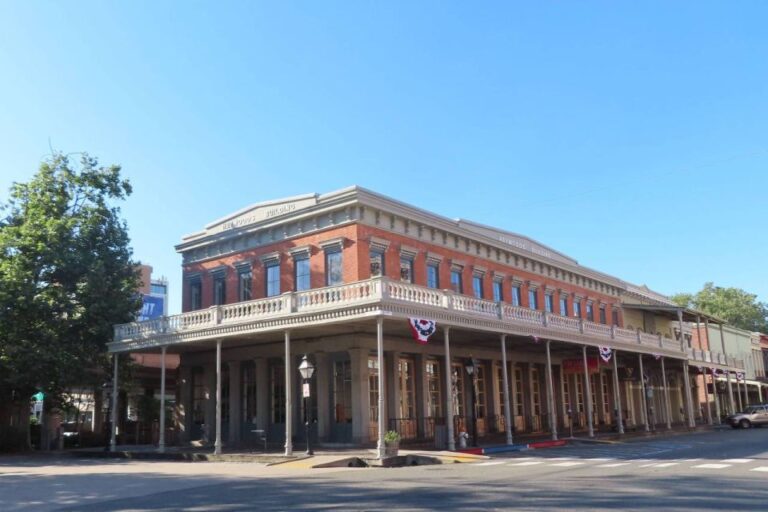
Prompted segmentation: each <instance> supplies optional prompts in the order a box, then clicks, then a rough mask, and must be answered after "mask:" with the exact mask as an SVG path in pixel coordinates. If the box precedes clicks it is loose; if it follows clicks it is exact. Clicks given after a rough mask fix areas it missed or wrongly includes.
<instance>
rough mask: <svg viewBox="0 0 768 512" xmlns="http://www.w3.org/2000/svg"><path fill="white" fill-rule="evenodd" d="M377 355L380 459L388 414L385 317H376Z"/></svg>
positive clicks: (377, 447) (382, 452) (383, 448)
mask: <svg viewBox="0 0 768 512" xmlns="http://www.w3.org/2000/svg"><path fill="white" fill-rule="evenodd" d="M376 357H377V359H378V364H379V375H378V379H379V425H378V427H379V435H378V441H377V444H376V449H377V452H378V456H379V458H380V459H383V458H384V451H385V447H384V429H385V425H384V419H385V418H386V416H387V409H386V405H385V403H384V319H383V318H381V317H379V318H377V319H376Z"/></svg>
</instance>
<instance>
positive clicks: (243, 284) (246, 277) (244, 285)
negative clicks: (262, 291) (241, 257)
mask: <svg viewBox="0 0 768 512" xmlns="http://www.w3.org/2000/svg"><path fill="white" fill-rule="evenodd" d="M251 283H253V272H251V269H249V268H248V269H245V268H244V269H241V270H239V271H238V273H237V298H238V299H239V300H240V301H241V302H242V301H244V300H251V299H252V298H253V294H252V293H251Z"/></svg>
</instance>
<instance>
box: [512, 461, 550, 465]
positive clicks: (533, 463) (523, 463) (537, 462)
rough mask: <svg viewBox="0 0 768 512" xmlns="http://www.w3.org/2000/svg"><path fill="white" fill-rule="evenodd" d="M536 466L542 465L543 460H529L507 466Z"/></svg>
mask: <svg viewBox="0 0 768 512" xmlns="http://www.w3.org/2000/svg"><path fill="white" fill-rule="evenodd" d="M537 464H544V461H543V460H529V461H526V462H518V463H516V464H515V463H513V464H507V465H508V466H535V465H537Z"/></svg>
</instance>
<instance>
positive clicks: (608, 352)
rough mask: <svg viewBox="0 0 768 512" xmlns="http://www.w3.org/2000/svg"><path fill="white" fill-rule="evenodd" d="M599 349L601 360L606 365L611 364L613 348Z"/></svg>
mask: <svg viewBox="0 0 768 512" xmlns="http://www.w3.org/2000/svg"><path fill="white" fill-rule="evenodd" d="M598 349H599V350H600V359H602V360H603V361H605V362H606V363H607V362H610V360H611V356H612V355H613V350H612V349H611V347H598Z"/></svg>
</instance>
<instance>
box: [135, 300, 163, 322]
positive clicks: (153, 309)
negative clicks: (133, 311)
mask: <svg viewBox="0 0 768 512" xmlns="http://www.w3.org/2000/svg"><path fill="white" fill-rule="evenodd" d="M142 299H143V301H144V302H143V305H142V306H141V313H140V314H139V321H142V320H151V319H153V318H158V317H161V316H163V297H153V296H151V295H143V296H142Z"/></svg>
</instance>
